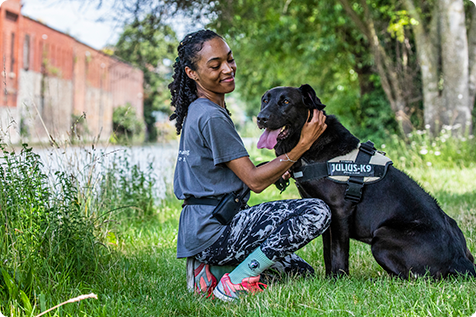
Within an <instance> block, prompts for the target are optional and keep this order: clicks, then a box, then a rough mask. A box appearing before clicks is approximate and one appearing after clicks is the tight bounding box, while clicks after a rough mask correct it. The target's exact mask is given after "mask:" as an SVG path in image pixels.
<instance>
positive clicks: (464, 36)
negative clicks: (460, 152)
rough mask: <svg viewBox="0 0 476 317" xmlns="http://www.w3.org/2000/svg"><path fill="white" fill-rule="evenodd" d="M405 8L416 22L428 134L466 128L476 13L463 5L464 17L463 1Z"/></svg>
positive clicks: (475, 63)
mask: <svg viewBox="0 0 476 317" xmlns="http://www.w3.org/2000/svg"><path fill="white" fill-rule="evenodd" d="M404 2H405V6H406V7H407V9H408V12H409V15H410V16H411V17H413V18H414V19H415V20H416V21H417V23H414V24H412V28H413V32H414V33H415V38H416V42H417V45H418V56H419V60H420V66H421V73H422V81H423V95H424V104H425V123H426V124H429V125H431V126H432V127H433V132H437V131H438V128H439V127H440V128H441V126H442V125H455V124H459V125H461V126H462V127H463V129H466V128H469V126H470V125H471V123H470V122H471V112H472V111H473V108H474V101H475V95H476V7H475V6H474V5H473V4H472V3H468V4H467V6H466V12H467V13H469V14H468V17H466V15H465V9H464V3H463V0H435V1H431V2H429V4H427V5H426V6H423V5H422V3H420V2H417V1H416V0H405V1H404ZM468 2H469V1H468ZM417 5H418V6H417ZM467 21H469V22H468V25H469V26H468V28H467V27H466V25H465V23H466V22H467ZM463 131H464V130H463Z"/></svg>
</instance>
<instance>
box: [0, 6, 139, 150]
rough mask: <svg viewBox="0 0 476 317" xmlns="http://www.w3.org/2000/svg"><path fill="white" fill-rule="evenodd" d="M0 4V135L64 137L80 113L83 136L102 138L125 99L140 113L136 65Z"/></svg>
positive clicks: (39, 138)
mask: <svg viewBox="0 0 476 317" xmlns="http://www.w3.org/2000/svg"><path fill="white" fill-rule="evenodd" d="M21 6H22V5H21V0H7V1H6V2H4V3H3V4H2V5H1V6H0V49H1V51H2V61H1V63H2V71H1V73H2V81H1V86H2V95H1V97H0V138H1V139H4V140H5V139H6V141H10V142H12V143H18V142H20V141H21V142H48V141H49V137H50V136H51V137H53V138H54V139H55V140H56V141H64V140H67V139H68V138H69V137H70V135H71V133H72V126H73V125H74V123H76V122H80V121H81V120H78V118H80V117H81V116H84V115H85V116H86V120H85V121H84V123H82V124H81V126H80V127H81V130H82V131H83V135H82V137H83V138H90V139H98V138H99V139H101V140H107V139H108V138H109V137H110V135H111V133H112V112H113V109H114V108H115V107H117V106H122V105H125V104H127V103H129V104H130V105H131V106H132V107H133V108H134V109H135V111H136V113H137V116H138V117H139V118H141V120H142V118H143V100H142V94H143V73H142V71H141V70H139V69H137V68H135V67H133V66H131V65H129V64H127V63H124V62H122V61H120V60H119V59H118V58H115V57H114V56H110V55H107V54H105V53H103V52H101V51H98V50H95V49H93V48H91V47H89V46H88V45H85V44H83V43H81V42H79V41H78V40H76V39H75V38H73V37H71V36H69V35H67V34H65V33H62V32H59V31H57V30H54V29H52V28H50V27H48V26H47V25H44V24H42V23H40V22H38V21H35V20H33V19H31V18H28V17H26V16H23V15H22V14H21Z"/></svg>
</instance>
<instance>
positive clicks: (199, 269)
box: [187, 257, 218, 297]
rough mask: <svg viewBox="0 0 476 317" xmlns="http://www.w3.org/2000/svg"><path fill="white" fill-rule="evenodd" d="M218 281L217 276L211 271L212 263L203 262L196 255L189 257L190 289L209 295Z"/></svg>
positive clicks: (188, 284)
mask: <svg viewBox="0 0 476 317" xmlns="http://www.w3.org/2000/svg"><path fill="white" fill-rule="evenodd" d="M217 283H218V282H217V279H216V277H215V276H214V275H213V274H212V273H211V272H210V265H208V264H205V263H201V262H199V261H197V260H196V259H195V258H194V257H189V258H187V288H188V290H189V291H191V292H195V293H198V294H202V295H207V297H209V296H211V295H212V292H213V289H214V288H215V287H216V286H217Z"/></svg>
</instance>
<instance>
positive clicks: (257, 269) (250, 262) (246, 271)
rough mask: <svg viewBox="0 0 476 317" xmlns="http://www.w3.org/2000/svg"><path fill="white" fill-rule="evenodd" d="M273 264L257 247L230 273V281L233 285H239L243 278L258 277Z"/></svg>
mask: <svg viewBox="0 0 476 317" xmlns="http://www.w3.org/2000/svg"><path fill="white" fill-rule="evenodd" d="M273 264H274V261H271V260H270V259H268V257H267V256H266V255H264V253H263V251H261V248H259V247H258V248H256V250H254V251H253V252H251V254H250V255H248V257H247V258H246V259H245V260H244V261H243V262H241V263H240V264H239V265H238V266H237V267H236V269H234V270H233V271H232V272H231V273H230V275H229V276H230V280H231V282H232V283H233V284H238V283H241V281H242V280H243V279H244V278H247V277H251V276H257V275H260V274H261V273H262V272H263V271H264V270H266V269H267V268H269V267H270V266H271V265H273Z"/></svg>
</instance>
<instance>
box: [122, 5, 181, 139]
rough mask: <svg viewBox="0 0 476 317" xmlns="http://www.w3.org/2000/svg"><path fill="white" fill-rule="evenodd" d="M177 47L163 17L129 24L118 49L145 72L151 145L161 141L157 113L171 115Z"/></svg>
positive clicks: (146, 112) (148, 17) (147, 18)
mask: <svg viewBox="0 0 476 317" xmlns="http://www.w3.org/2000/svg"><path fill="white" fill-rule="evenodd" d="M177 45H178V41H177V39H176V36H175V33H174V31H173V30H172V29H171V28H170V27H169V26H167V25H164V24H163V23H162V21H161V20H160V17H158V16H155V15H152V14H149V15H146V16H145V17H144V18H143V19H139V18H136V19H135V20H134V21H133V22H132V23H130V24H127V25H126V26H125V27H124V30H123V32H122V34H121V36H120V38H119V40H118V42H117V44H116V45H115V47H114V54H115V55H117V56H119V57H121V58H122V59H123V60H125V61H127V62H129V63H131V64H133V65H135V66H137V67H139V68H140V69H141V70H142V71H143V72H144V120H145V123H146V128H147V139H148V140H149V141H155V140H156V139H157V130H156V127H155V123H156V116H155V115H156V113H157V111H160V112H165V113H170V96H169V91H168V88H167V85H168V83H169V82H170V81H171V71H172V70H171V67H170V65H171V64H172V60H173V59H174V58H175V54H176V53H175V50H176V47H177Z"/></svg>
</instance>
